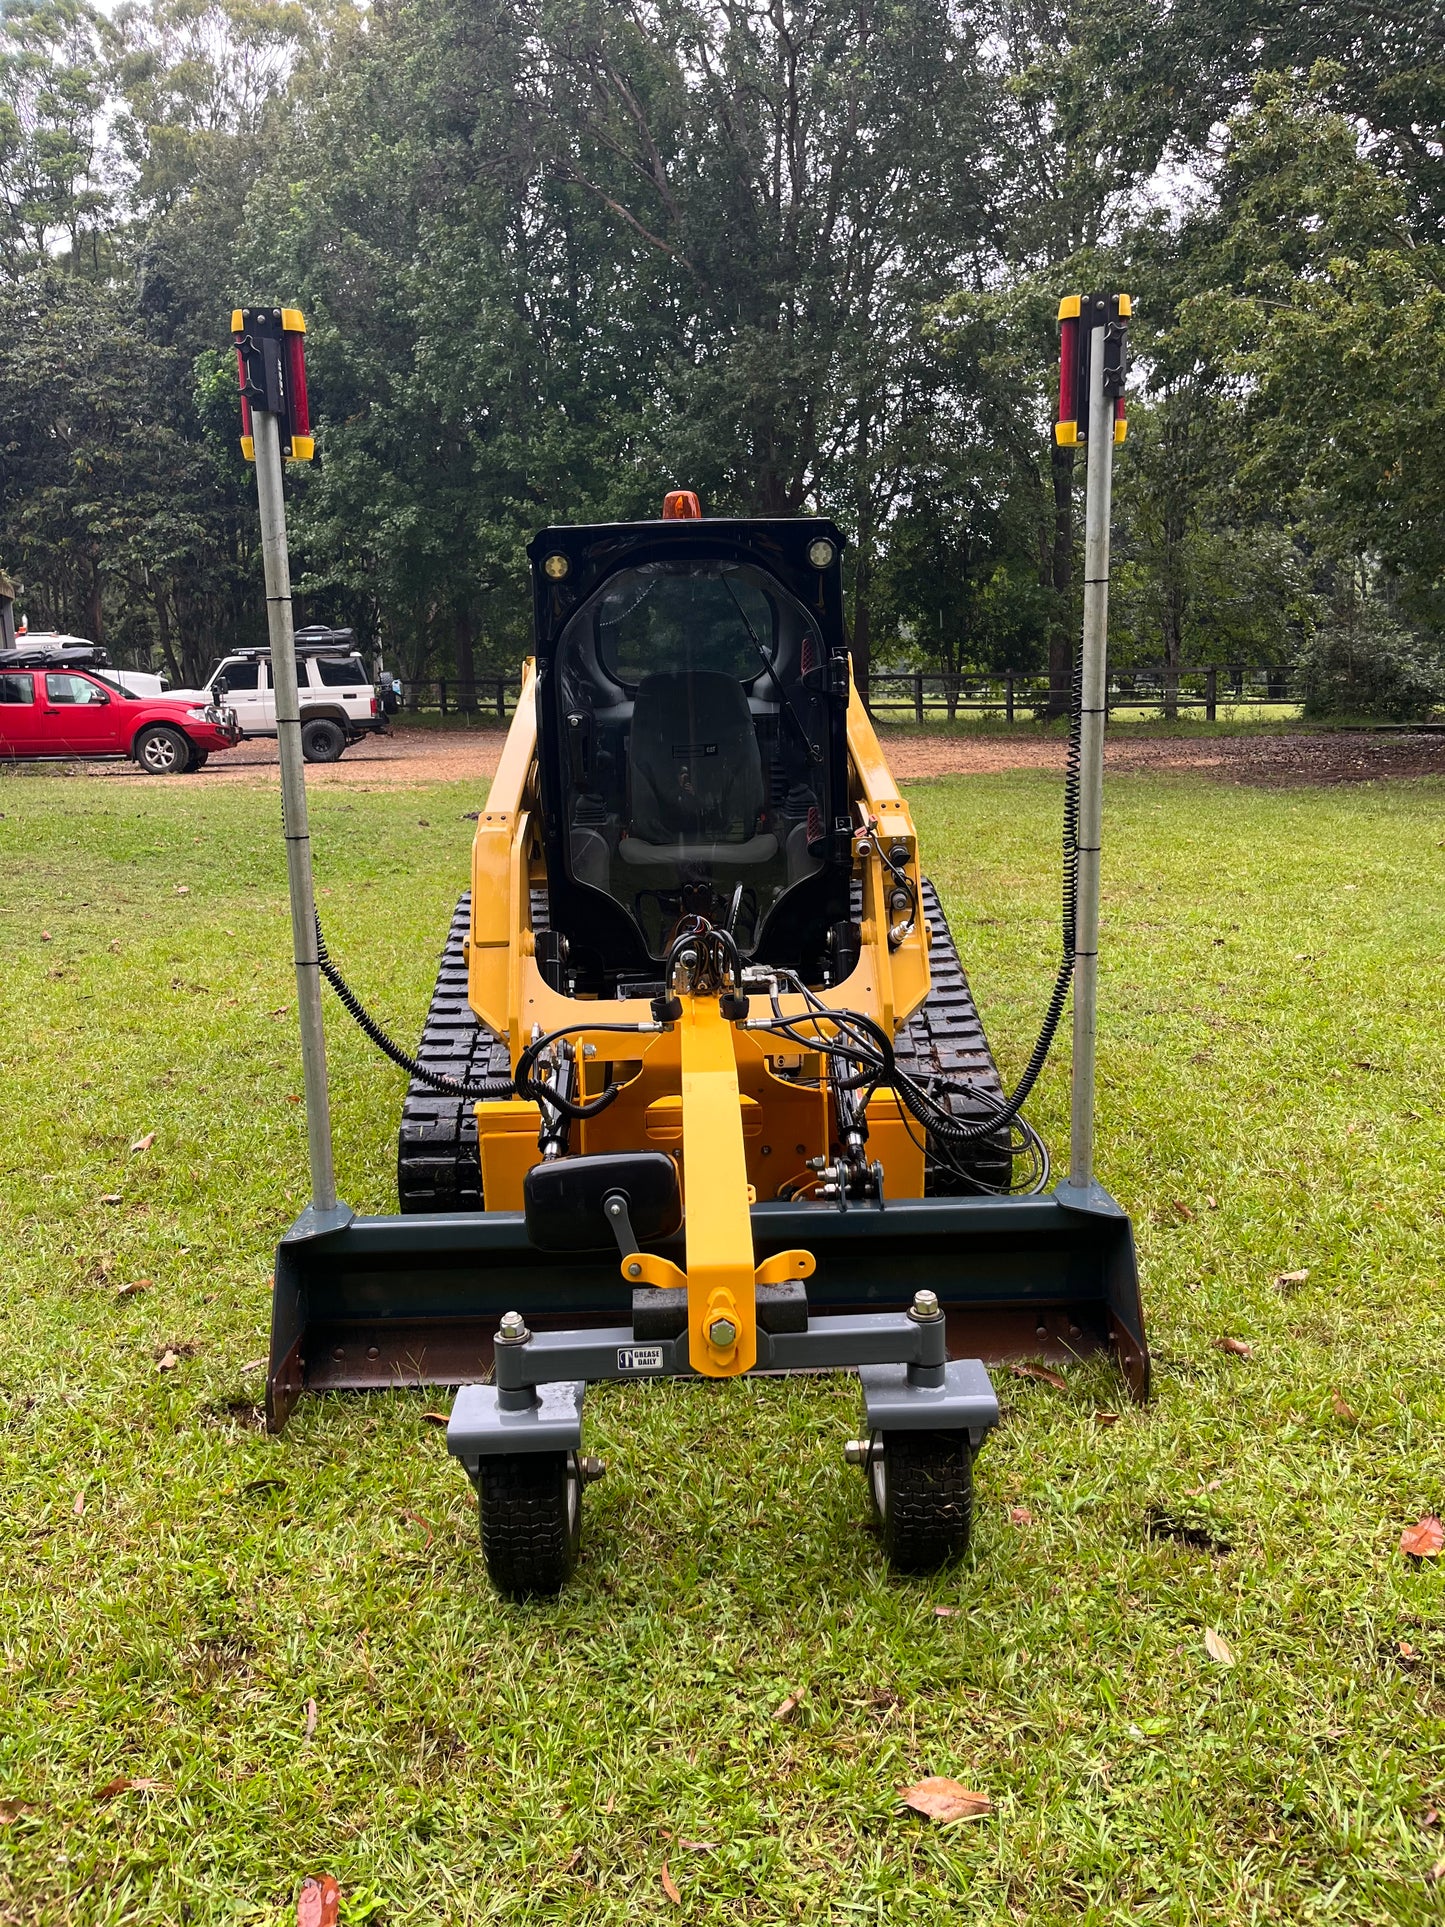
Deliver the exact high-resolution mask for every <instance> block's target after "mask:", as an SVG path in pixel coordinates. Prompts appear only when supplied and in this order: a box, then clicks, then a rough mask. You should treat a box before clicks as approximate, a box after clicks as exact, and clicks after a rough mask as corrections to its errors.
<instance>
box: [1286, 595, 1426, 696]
mask: <svg viewBox="0 0 1445 1927" xmlns="http://www.w3.org/2000/svg"><path fill="white" fill-rule="evenodd" d="M1300 666H1301V667H1302V668H1303V669H1304V671H1305V675H1306V678H1307V681H1306V699H1305V714H1306V715H1307V716H1317V717H1318V716H1347V717H1348V716H1380V717H1386V718H1389V719H1390V720H1392V721H1394V722H1418V721H1420V720H1422V719H1423V718H1425V717H1428V716H1429V715H1430V714H1431V712H1432V711H1433V710H1435V709H1436V708H1438V707H1439V706H1440V705H1441V704H1445V642H1442V640H1441V638H1440V637H1439V636H1428V635H1422V634H1421V633H1420V631H1419V630H1418V629H1412V628H1409V627H1407V626H1406V624H1404V623H1403V622H1401V621H1399V620H1398V618H1396V617H1395V616H1394V615H1392V613H1391V612H1390V611H1389V610H1388V608H1386V607H1383V606H1382V605H1381V604H1380V603H1379V602H1378V601H1365V600H1362V601H1361V602H1358V603H1355V604H1352V605H1351V606H1350V607H1349V608H1348V609H1347V610H1346V611H1344V612H1343V613H1340V614H1332V615H1331V616H1329V617H1328V618H1327V619H1326V620H1325V621H1324V622H1322V623H1321V624H1320V625H1319V626H1318V628H1316V629H1315V630H1314V631H1313V632H1312V634H1311V636H1310V638H1309V641H1308V642H1307V643H1306V645H1305V647H1304V649H1303V650H1302V651H1301V653H1300Z"/></svg>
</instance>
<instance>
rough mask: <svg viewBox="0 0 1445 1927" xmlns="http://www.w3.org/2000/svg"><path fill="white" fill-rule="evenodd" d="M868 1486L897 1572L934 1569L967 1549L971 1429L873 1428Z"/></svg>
mask: <svg viewBox="0 0 1445 1927" xmlns="http://www.w3.org/2000/svg"><path fill="white" fill-rule="evenodd" d="M880 1448H881V1449H880ZM868 1490H869V1493H870V1494H871V1496H872V1499H873V1510H874V1512H875V1513H876V1514H877V1516H878V1524H879V1528H880V1530H881V1532H882V1537H883V1550H884V1552H885V1553H886V1554H887V1557H888V1563H889V1564H890V1565H891V1566H892V1567H893V1569H894V1570H895V1571H896V1572H936V1571H937V1570H938V1568H939V1567H940V1566H946V1565H947V1564H948V1563H949V1562H950V1561H951V1560H954V1559H957V1558H959V1557H960V1556H961V1554H963V1553H965V1552H966V1551H967V1550H968V1541H969V1535H970V1533H971V1532H972V1530H973V1447H972V1445H971V1444H970V1443H969V1437H968V1434H967V1432H877V1433H875V1434H874V1437H873V1457H872V1460H871V1462H870V1464H869V1467H868Z"/></svg>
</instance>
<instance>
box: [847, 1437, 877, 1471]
mask: <svg viewBox="0 0 1445 1927" xmlns="http://www.w3.org/2000/svg"><path fill="white" fill-rule="evenodd" d="M872 1457H873V1441H872V1439H849V1440H848V1441H847V1442H846V1443H845V1445H844V1447H843V1463H844V1464H845V1465H864V1466H866V1465H867V1464H868V1463H869V1462H870V1460H871V1459H872Z"/></svg>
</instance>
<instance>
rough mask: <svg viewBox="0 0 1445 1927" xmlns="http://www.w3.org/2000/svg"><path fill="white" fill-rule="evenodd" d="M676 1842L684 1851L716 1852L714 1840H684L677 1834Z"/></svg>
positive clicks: (716, 1845) (716, 1847)
mask: <svg viewBox="0 0 1445 1927" xmlns="http://www.w3.org/2000/svg"><path fill="white" fill-rule="evenodd" d="M677 1844H678V1845H679V1846H680V1847H681V1848H682V1849H683V1850H684V1852H686V1853H716V1852H717V1850H718V1843H717V1841H716V1840H684V1839H682V1838H681V1836H679V1838H678V1842H677Z"/></svg>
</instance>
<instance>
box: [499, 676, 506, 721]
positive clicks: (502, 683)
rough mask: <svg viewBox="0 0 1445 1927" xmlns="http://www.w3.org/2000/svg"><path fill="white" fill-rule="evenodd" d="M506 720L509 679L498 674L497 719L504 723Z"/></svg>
mask: <svg viewBox="0 0 1445 1927" xmlns="http://www.w3.org/2000/svg"><path fill="white" fill-rule="evenodd" d="M506 720H507V679H506V677H505V676H498V678H497V721H498V722H499V723H504V722H506Z"/></svg>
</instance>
